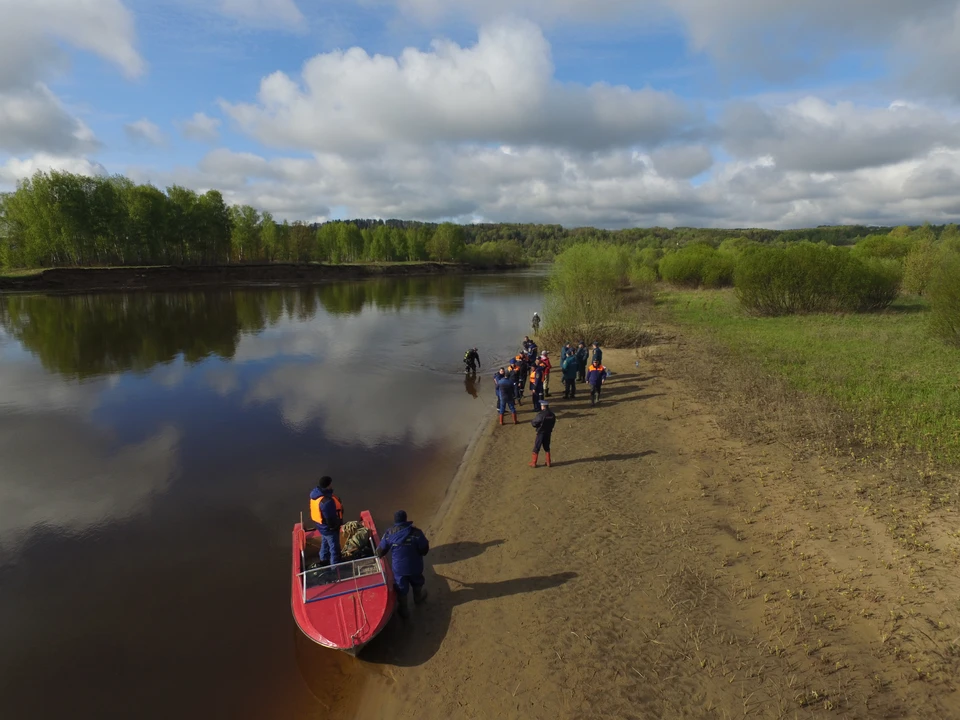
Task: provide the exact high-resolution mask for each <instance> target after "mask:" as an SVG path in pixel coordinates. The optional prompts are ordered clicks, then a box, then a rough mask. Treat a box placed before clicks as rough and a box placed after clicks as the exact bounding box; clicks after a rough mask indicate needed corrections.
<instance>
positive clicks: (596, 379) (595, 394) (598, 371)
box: [587, 360, 607, 405]
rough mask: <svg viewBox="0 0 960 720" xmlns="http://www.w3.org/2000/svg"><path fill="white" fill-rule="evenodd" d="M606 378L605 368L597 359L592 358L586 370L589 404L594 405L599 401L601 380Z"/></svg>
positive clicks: (601, 387)
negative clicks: (591, 362) (588, 368)
mask: <svg viewBox="0 0 960 720" xmlns="http://www.w3.org/2000/svg"><path fill="white" fill-rule="evenodd" d="M606 379H607V369H606V368H605V367H604V366H603V365H601V364H600V361H599V360H594V361H593V364H592V365H591V366H590V370H589V371H588V372H587V382H588V383H590V404H591V405H596V404H597V403H598V402H600V390H602V389H603V381H604V380H606Z"/></svg>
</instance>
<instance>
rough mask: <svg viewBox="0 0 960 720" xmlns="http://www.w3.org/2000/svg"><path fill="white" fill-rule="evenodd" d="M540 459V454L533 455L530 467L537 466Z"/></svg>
mask: <svg viewBox="0 0 960 720" xmlns="http://www.w3.org/2000/svg"><path fill="white" fill-rule="evenodd" d="M539 457H540V453H533V455H532V457H531V458H530V467H536V466H537V458H539Z"/></svg>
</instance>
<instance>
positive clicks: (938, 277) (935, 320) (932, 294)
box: [927, 252, 960, 347]
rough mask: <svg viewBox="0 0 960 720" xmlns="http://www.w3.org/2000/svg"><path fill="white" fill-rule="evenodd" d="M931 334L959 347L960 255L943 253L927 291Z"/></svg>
mask: <svg viewBox="0 0 960 720" xmlns="http://www.w3.org/2000/svg"><path fill="white" fill-rule="evenodd" d="M927 297H928V298H929V299H930V311H931V312H930V320H931V327H932V330H933V333H934V334H935V335H936V336H937V337H939V338H940V339H941V340H943V341H944V342H946V343H949V344H950V345H953V346H955V347H960V254H957V253H953V252H945V253H943V256H942V258H941V262H940V265H939V267H938V268H937V270H936V271H935V272H934V274H933V277H932V278H931V279H930V285H929V287H928V290H927Z"/></svg>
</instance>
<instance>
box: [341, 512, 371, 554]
mask: <svg viewBox="0 0 960 720" xmlns="http://www.w3.org/2000/svg"><path fill="white" fill-rule="evenodd" d="M369 551H370V531H369V530H368V529H367V528H366V527H365V526H364V524H363V523H361V522H360V521H358V520H351V521H350V522H347V523H344V524H343V527H342V528H341V529H340V552H341V554H342V555H343V557H344V558H351V559H355V558H358V557H363V556H364V554H365V553H366V554H369Z"/></svg>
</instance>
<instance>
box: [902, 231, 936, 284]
mask: <svg viewBox="0 0 960 720" xmlns="http://www.w3.org/2000/svg"><path fill="white" fill-rule="evenodd" d="M939 259H940V251H939V249H938V248H937V246H936V245H934V244H933V242H931V241H929V240H926V241H923V242H918V243H917V244H916V245H914V246H913V247H912V248H910V252H909V253H908V254H907V257H906V259H905V260H904V263H903V291H904V292H907V293H910V294H912V295H923V294H925V293H926V291H927V286H928V285H929V284H930V279H931V278H932V277H933V273H934V271H935V270H936V269H937V263H938V262H939Z"/></svg>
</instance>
